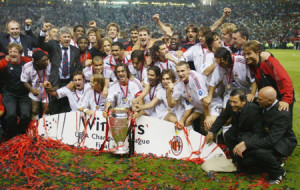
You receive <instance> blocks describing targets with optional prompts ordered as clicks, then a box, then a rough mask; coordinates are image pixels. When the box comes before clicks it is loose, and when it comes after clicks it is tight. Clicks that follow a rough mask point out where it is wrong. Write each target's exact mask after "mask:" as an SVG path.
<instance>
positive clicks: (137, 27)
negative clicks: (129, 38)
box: [129, 25, 139, 32]
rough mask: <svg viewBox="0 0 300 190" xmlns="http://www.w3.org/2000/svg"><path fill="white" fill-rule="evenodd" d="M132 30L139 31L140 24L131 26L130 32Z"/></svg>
mask: <svg viewBox="0 0 300 190" xmlns="http://www.w3.org/2000/svg"><path fill="white" fill-rule="evenodd" d="M132 31H137V32H138V31H139V26H138V25H133V26H131V28H130V31H129V32H132Z"/></svg>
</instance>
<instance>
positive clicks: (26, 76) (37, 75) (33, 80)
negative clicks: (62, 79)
mask: <svg viewBox="0 0 300 190" xmlns="http://www.w3.org/2000/svg"><path fill="white" fill-rule="evenodd" d="M50 70H51V63H50V64H48V66H47V67H46V68H45V69H44V70H40V71H37V70H35V69H34V67H33V61H31V62H28V63H26V64H25V65H24V66H23V68H22V73H21V77H20V78H21V81H22V82H27V83H30V84H31V86H32V88H35V89H37V90H39V91H40V94H39V95H38V96H35V95H33V94H32V92H30V93H29V97H30V98H31V99H32V100H34V101H38V102H44V103H45V102H46V100H47V95H46V93H45V89H44V87H42V84H43V83H44V82H45V81H48V80H49V76H50Z"/></svg>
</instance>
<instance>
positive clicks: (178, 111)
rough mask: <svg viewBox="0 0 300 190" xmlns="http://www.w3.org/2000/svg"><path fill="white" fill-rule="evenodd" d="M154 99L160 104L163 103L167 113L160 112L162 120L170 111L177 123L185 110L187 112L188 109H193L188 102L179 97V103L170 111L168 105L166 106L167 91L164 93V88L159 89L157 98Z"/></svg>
mask: <svg viewBox="0 0 300 190" xmlns="http://www.w3.org/2000/svg"><path fill="white" fill-rule="evenodd" d="M156 97H157V98H158V99H159V100H160V101H161V102H163V104H164V105H165V107H166V108H167V112H166V113H163V112H161V114H163V118H164V116H166V115H167V113H168V112H169V111H170V112H172V113H174V114H175V115H176V117H177V120H178V121H179V120H180V119H181V117H182V116H183V114H184V112H185V111H186V110H189V109H192V108H193V106H192V105H191V104H190V102H189V101H188V100H186V99H184V98H182V97H181V98H180V99H179V101H178V104H176V105H175V106H174V107H173V108H171V109H170V108H169V105H168V100H167V91H166V89H165V88H162V89H160V90H159V91H158V92H157V96H156Z"/></svg>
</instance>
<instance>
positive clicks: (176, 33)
mask: <svg viewBox="0 0 300 190" xmlns="http://www.w3.org/2000/svg"><path fill="white" fill-rule="evenodd" d="M176 35H177V36H178V38H179V43H180V40H181V38H182V36H181V34H180V33H179V32H174V33H173V34H172V37H173V36H176Z"/></svg>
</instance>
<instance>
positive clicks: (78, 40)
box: [77, 36, 90, 44]
mask: <svg viewBox="0 0 300 190" xmlns="http://www.w3.org/2000/svg"><path fill="white" fill-rule="evenodd" d="M82 39H85V40H87V42H88V44H90V40H89V39H88V38H87V37H85V36H80V37H79V38H78V39H77V44H79V42H80V40H82Z"/></svg>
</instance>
